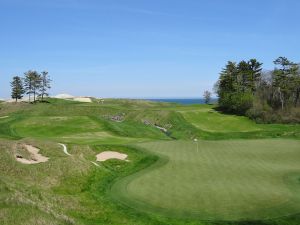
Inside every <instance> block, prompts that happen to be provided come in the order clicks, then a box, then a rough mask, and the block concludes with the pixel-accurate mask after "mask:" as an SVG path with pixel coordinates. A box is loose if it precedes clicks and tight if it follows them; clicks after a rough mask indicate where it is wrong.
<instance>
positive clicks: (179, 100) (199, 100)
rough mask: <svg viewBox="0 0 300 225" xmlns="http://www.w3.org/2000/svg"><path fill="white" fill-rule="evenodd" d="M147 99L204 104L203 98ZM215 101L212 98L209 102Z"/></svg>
mask: <svg viewBox="0 0 300 225" xmlns="http://www.w3.org/2000/svg"><path fill="white" fill-rule="evenodd" d="M147 100H149V101H155V102H170V103H178V104H183V105H191V104H204V99H197V98H178V99H175V98H169V99H168V98H161V99H147ZM214 102H216V99H212V100H211V103H214Z"/></svg>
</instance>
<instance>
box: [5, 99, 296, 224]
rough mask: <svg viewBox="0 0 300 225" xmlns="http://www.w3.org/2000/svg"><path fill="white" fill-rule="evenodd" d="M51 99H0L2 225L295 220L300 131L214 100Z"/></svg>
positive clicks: (248, 222)
mask: <svg viewBox="0 0 300 225" xmlns="http://www.w3.org/2000/svg"><path fill="white" fill-rule="evenodd" d="M47 100H48V103H35V104H29V103H6V102H2V103H0V151H1V154H0V170H1V174H0V223H1V224H4V225H16V224H22V225H23V224H25V225H26V224H28V225H29V224H88V225H94V224H114V225H119V224H128V225H133V224H138V225H156V224H164V225H167V224H175V225H180V224H181V225H182V224H190V225H196V224H197V225H258V224H259V225H281V224H283V225H299V224H300V163H299V162H300V125H292V124H290V125H284V124H256V123H254V122H253V121H251V120H249V119H248V118H246V117H243V116H232V115H224V114H222V113H220V112H218V111H216V110H215V109H214V108H215V106H214V105H180V104H174V103H158V102H150V101H137V100H125V99H121V100H118V99H107V100H105V103H104V104H99V102H98V101H97V100H93V102H91V103H81V102H76V101H66V100H61V99H51V98H49V99H47ZM30 146H31V147H35V148H31V149H37V151H38V153H37V152H30V151H29V150H28V149H30ZM104 152H105V153H106V154H109V153H111V152H114V153H120V154H122V155H126V160H121V159H117V158H112V159H109V160H107V161H97V158H96V157H97V155H98V154H100V153H104ZM39 156H41V157H42V158H43V159H44V160H43V161H39V158H38V157H39ZM24 162H25V163H24Z"/></svg>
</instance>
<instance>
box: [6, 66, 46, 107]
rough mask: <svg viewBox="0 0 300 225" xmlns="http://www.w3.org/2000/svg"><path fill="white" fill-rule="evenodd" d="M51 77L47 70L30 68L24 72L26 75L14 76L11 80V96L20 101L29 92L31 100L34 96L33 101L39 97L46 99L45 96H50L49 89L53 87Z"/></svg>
mask: <svg viewBox="0 0 300 225" xmlns="http://www.w3.org/2000/svg"><path fill="white" fill-rule="evenodd" d="M50 84H51V79H50V77H49V75H48V72H47V71H43V72H41V73H38V72H37V71H32V70H29V71H28V72H26V73H24V77H19V76H14V77H13V80H12V82H11V88H12V91H11V97H12V98H13V99H15V100H16V102H17V101H18V99H22V98H23V96H24V94H28V96H29V101H30V102H31V97H32V96H33V102H35V101H36V99H37V97H40V98H41V100H42V101H44V97H46V96H48V90H49V89H50V88H51V85H50Z"/></svg>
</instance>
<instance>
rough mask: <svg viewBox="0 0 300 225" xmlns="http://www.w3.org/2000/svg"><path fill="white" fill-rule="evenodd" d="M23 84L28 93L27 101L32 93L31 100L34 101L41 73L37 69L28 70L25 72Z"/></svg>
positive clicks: (39, 84) (39, 85)
mask: <svg viewBox="0 0 300 225" xmlns="http://www.w3.org/2000/svg"><path fill="white" fill-rule="evenodd" d="M24 86H25V90H26V94H28V95H29V101H31V99H30V97H31V94H33V101H34V102H35V101H36V96H37V95H38V90H39V89H40V87H41V75H40V74H39V73H38V72H37V71H31V70H29V71H28V72H26V73H25V79H24Z"/></svg>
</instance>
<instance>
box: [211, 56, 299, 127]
mask: <svg viewBox="0 0 300 225" xmlns="http://www.w3.org/2000/svg"><path fill="white" fill-rule="evenodd" d="M262 65H263V64H262V63H260V62H259V61H257V60H256V59H250V60H249V61H245V60H242V61H240V62H239V63H236V62H232V61H229V62H228V63H227V64H226V66H225V68H224V69H223V70H222V71H221V73H220V77H219V80H218V82H217V83H216V85H215V91H216V93H217V94H218V97H219V102H218V103H219V104H218V108H219V109H220V110H221V111H223V112H227V113H234V114H239V115H246V116H248V117H250V118H252V119H254V120H256V121H257V122H300V70H299V64H297V63H294V62H292V61H290V60H289V59H287V58H286V57H279V58H277V59H276V60H274V66H275V67H274V69H273V70H271V71H266V70H263V68H262Z"/></svg>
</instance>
